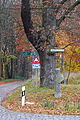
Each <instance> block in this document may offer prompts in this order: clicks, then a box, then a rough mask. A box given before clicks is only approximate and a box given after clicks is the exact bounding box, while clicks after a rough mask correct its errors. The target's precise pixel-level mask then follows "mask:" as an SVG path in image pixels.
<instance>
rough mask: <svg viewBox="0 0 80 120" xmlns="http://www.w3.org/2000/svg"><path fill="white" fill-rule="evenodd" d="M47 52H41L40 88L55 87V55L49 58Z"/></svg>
mask: <svg viewBox="0 0 80 120" xmlns="http://www.w3.org/2000/svg"><path fill="white" fill-rule="evenodd" d="M47 50H48V49H46V50H45V51H40V54H39V55H40V65H41V68H40V87H49V88H53V87H54V80H55V66H56V62H55V55H54V56H53V55H52V56H49V55H48V54H47Z"/></svg>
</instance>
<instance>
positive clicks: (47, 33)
mask: <svg viewBox="0 0 80 120" xmlns="http://www.w3.org/2000/svg"><path fill="white" fill-rule="evenodd" d="M33 1H34V0H33ZM68 3H69V0H42V1H40V3H39V4H38V1H37V2H36V4H35V2H34V3H33V4H31V1H30V0H22V8H21V17H22V22H23V26H24V30H25V33H26V36H27V38H28V40H29V41H30V42H31V43H32V45H33V46H34V47H35V49H36V50H37V51H38V53H39V56H40V62H41V70H40V86H41V87H43V86H48V87H53V85H54V79H55V54H54V56H53V57H52V56H49V55H48V54H47V53H48V52H49V51H50V49H51V48H55V47H56V46H57V45H56V41H55V34H56V32H57V31H58V30H59V28H60V25H61V23H62V22H63V21H64V20H65V19H66V17H67V15H69V14H70V13H71V11H72V10H74V8H75V7H76V6H77V5H79V4H80V0H77V1H75V2H74V0H71V3H70V4H68ZM65 6H66V7H65ZM35 9H36V10H35ZM34 11H36V12H37V13H38V12H39V11H40V12H42V14H41V15H40V18H39V20H38V21H41V24H42V25H40V27H39V29H36V30H35V25H33V21H32V20H34V18H33V17H32V14H35V12H34ZM38 17H39V16H38ZM53 71H54V72H53Z"/></svg>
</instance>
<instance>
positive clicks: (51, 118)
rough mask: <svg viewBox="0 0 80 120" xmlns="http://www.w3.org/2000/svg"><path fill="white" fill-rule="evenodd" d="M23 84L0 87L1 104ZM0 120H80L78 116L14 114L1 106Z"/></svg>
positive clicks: (15, 83)
mask: <svg viewBox="0 0 80 120" xmlns="http://www.w3.org/2000/svg"><path fill="white" fill-rule="evenodd" d="M22 83H23V82H14V83H7V84H4V85H0V103H1V101H2V100H4V99H5V98H6V96H7V94H8V93H10V92H11V91H12V90H14V89H15V88H17V87H19V86H20V85H21V84H22ZM0 120H80V116H78V115H63V116H62V115H46V114H34V113H21V112H14V111H11V110H8V109H6V108H5V107H3V106H1V105H0Z"/></svg>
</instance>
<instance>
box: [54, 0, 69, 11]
mask: <svg viewBox="0 0 80 120" xmlns="http://www.w3.org/2000/svg"><path fill="white" fill-rule="evenodd" d="M65 2H67V0H63V1H61V2H60V3H59V6H56V7H55V9H57V10H56V13H57V12H58V11H59V10H60V9H61V7H62V5H63V4H64V3H65Z"/></svg>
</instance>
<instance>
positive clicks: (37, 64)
mask: <svg viewBox="0 0 80 120" xmlns="http://www.w3.org/2000/svg"><path fill="white" fill-rule="evenodd" d="M34 69H36V88H38V69H40V60H39V58H38V57H35V58H34V60H33V61H32V84H33V87H34V74H33V72H34Z"/></svg>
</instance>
